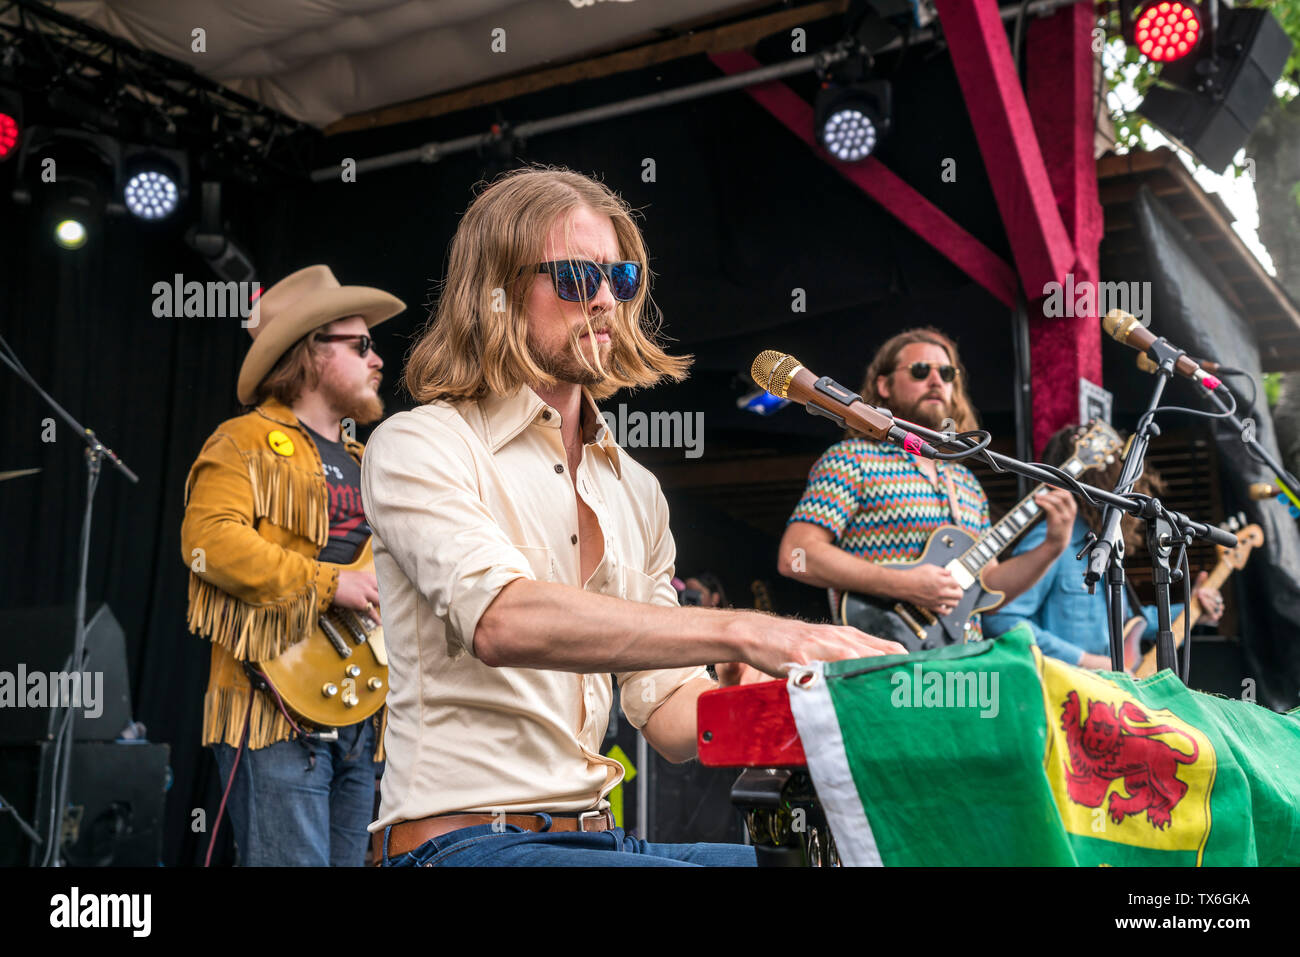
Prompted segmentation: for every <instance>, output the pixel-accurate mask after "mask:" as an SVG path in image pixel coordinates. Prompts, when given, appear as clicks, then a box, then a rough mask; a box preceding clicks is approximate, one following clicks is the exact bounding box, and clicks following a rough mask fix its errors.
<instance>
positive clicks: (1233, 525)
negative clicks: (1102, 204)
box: [1223, 515, 1241, 533]
mask: <svg viewBox="0 0 1300 957" xmlns="http://www.w3.org/2000/svg"><path fill="white" fill-rule="evenodd" d="M1223 524H1224V525H1226V526H1227V527H1228V531H1230V532H1234V533H1235V532H1236V531H1237V529H1239V528H1241V523H1240V522H1238V521H1237V516H1236V515H1233V516H1232V517H1231V518H1229V519H1228V520H1227V521H1226V522H1224V523H1223Z"/></svg>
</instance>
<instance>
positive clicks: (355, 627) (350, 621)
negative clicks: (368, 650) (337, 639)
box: [338, 610, 367, 644]
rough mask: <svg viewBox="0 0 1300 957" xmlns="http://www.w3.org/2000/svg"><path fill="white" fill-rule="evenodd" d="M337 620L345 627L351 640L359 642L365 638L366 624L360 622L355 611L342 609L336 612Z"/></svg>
mask: <svg viewBox="0 0 1300 957" xmlns="http://www.w3.org/2000/svg"><path fill="white" fill-rule="evenodd" d="M338 617H339V620H340V621H342V622H343V626H344V627H345V628H347V630H348V633H349V634H350V635H351V636H352V640H353V641H355V642H356V643H357V644H361V643H362V642H364V641H365V640H366V627H367V626H366V625H364V624H362V622H361V618H360V616H359V615H357V614H356V613H355V612H352V611H348V610H344V611H340V612H339V613H338Z"/></svg>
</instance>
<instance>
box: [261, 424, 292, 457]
mask: <svg viewBox="0 0 1300 957" xmlns="http://www.w3.org/2000/svg"><path fill="white" fill-rule="evenodd" d="M266 441H267V442H268V443H269V444H270V446H271V451H273V452H276V453H278V454H280V455H293V439H291V438H289V436H287V435H285V434H284V433H283V432H281V431H280V430H279V429H275V430H273V431H272V432H270V433H268V434H267V436H266Z"/></svg>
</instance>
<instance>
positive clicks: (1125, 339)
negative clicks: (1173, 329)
mask: <svg viewBox="0 0 1300 957" xmlns="http://www.w3.org/2000/svg"><path fill="white" fill-rule="evenodd" d="M1101 327H1102V329H1104V330H1105V331H1106V335H1108V336H1110V337H1111V338H1112V339H1114V340H1115V341H1116V342H1122V343H1124V345H1126V346H1129V347H1130V348H1133V349H1136V350H1137V351H1138V352H1146V351H1147V350H1148V349H1150V348H1151V346H1152V344H1153V343H1155V341H1156V335H1155V333H1153V332H1152V331H1151V330H1150V329H1148V328H1147V327H1146V326H1144V325H1142V323H1141V322H1140V321H1139V320H1138V318H1137V317H1136V316H1134V315H1132V314H1131V313H1127V312H1125V311H1124V310H1123V309H1112V310H1111V311H1110V312H1108V313H1106V316H1105V318H1104V319H1102V320H1101ZM1151 366H1152V368H1151V370H1150V371H1155V369H1156V368H1157V366H1156V364H1155V363H1154V362H1152V363H1151ZM1138 368H1139V369H1142V370H1143V371H1148V370H1147V369H1146V368H1145V367H1144V366H1143V365H1142V363H1141V362H1139V363H1138ZM1216 368H1217V366H1216ZM1174 371H1175V372H1177V373H1178V374H1179V375H1184V376H1187V378H1189V379H1193V380H1195V381H1196V382H1199V383H1200V384H1201V385H1203V386H1205V387H1206V388H1207V389H1217V388H1218V387H1219V386H1220V385H1222V383H1221V382H1220V381H1219V380H1218V379H1216V378H1215V377H1214V376H1212V375H1210V374H1209V373H1208V372H1207V371H1206V370H1205V369H1202V368H1201V366H1200V365H1199V364H1198V363H1197V362H1196V360H1195V359H1192V358H1190V357H1188V356H1185V355H1183V356H1179V357H1178V361H1177V362H1176V363H1174Z"/></svg>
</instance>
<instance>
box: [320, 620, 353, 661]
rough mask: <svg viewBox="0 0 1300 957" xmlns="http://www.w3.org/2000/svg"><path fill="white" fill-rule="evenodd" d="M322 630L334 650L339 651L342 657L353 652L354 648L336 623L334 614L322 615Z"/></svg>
mask: <svg viewBox="0 0 1300 957" xmlns="http://www.w3.org/2000/svg"><path fill="white" fill-rule="evenodd" d="M320 630H321V631H323V632H324V633H325V637H326V638H328V639H329V643H330V644H331V645H333V646H334V650H335V651H337V652H338V653H339V657H340V658H347V657H348V656H350V655H351V654H352V649H351V648H349V647H348V643H347V642H346V641H344V640H343V635H342V634H340V633H339V629H338V626H337V625H335V623H334V618H333V616H331V615H329V614H324V615H321V618H320Z"/></svg>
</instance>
